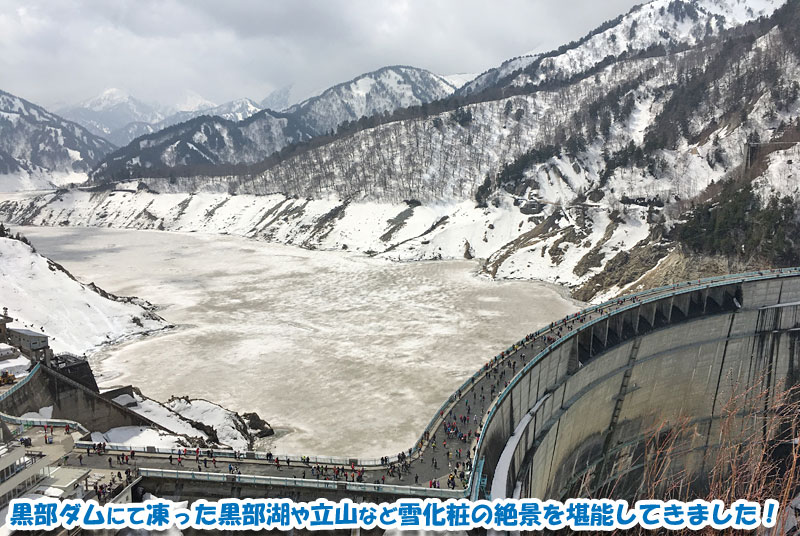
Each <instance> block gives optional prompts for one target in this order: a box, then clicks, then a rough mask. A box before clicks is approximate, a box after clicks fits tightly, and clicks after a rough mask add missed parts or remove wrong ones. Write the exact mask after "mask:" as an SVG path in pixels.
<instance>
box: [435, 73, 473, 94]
mask: <svg viewBox="0 0 800 536" xmlns="http://www.w3.org/2000/svg"><path fill="white" fill-rule="evenodd" d="M476 76H478V73H455V74H443V75H442V78H444V79H445V80H447V81H448V82H449V83H450V85H451V86H453V87H454V88H455V89H456V90H458V89H459V88H460V87H462V86H464V85H465V84H466V83H467V82H471V81H472V80H475V77H476Z"/></svg>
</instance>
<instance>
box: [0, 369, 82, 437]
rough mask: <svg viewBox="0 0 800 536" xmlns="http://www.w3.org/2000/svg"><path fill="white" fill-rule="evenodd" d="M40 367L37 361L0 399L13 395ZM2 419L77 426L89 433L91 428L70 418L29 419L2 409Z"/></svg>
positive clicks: (0, 395) (15, 421)
mask: <svg viewBox="0 0 800 536" xmlns="http://www.w3.org/2000/svg"><path fill="white" fill-rule="evenodd" d="M40 367H41V363H36V366H34V367H33V368H32V369H31V371H30V372H29V373H28V375H27V376H25V377H24V378H22V379H21V380H20V381H19V382H18V383H16V384H14V386H12V387H11V389H9V390H8V391H6V392H5V393H2V394H0V401H3V400H5V399H6V398H8V397H9V396H11V394H12V393H14V392H15V391H17V390H18V389H19V388H21V387H22V386H23V385H25V384H26V383H27V382H28V381H29V380H30V379H31V378H32V377H33V375H34V374H36V373H38V372H39V369H40ZM0 421H3V422H6V423H10V424H17V425H22V426H52V427H54V428H55V427H56V426H58V427H59V428H60V427H62V426H66V425H69V426H70V428H75V429H76V430H80V431H81V432H83V433H85V434H88V433H89V430H88V429H87V428H86V427H85V426H83V425H82V424H81V423H79V422H77V421H72V420H69V419H29V418H23V417H15V416H14V415H8V414H7V413H3V412H1V411H0Z"/></svg>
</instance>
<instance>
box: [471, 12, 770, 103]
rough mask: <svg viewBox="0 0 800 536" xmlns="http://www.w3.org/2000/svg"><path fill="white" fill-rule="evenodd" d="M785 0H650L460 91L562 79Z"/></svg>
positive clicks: (693, 37)
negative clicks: (588, 31) (572, 40)
mask: <svg viewBox="0 0 800 536" xmlns="http://www.w3.org/2000/svg"><path fill="white" fill-rule="evenodd" d="M784 2H785V0H747V1H745V0H653V1H651V2H649V3H646V4H642V5H638V6H635V7H634V8H633V9H631V10H630V11H629V12H628V13H627V14H625V15H621V16H619V17H617V18H616V19H614V20H611V21H608V22H606V23H604V24H602V25H601V26H599V27H598V28H597V29H595V30H594V31H592V32H591V33H589V34H588V35H586V36H585V37H583V38H581V39H579V40H578V41H574V42H572V43H569V44H566V45H563V46H561V47H560V48H558V49H557V50H554V51H552V52H548V53H544V54H529V55H524V56H520V57H517V58H513V59H510V60H508V61H506V62H504V63H503V64H502V65H500V66H498V67H496V68H494V69H490V70H489V71H487V72H485V73H483V74H481V75H480V76H478V77H476V78H475V79H474V80H472V81H471V82H469V83H467V84H465V85H464V86H463V87H461V88H460V89H459V91H458V93H459V94H460V95H468V94H471V93H478V92H480V91H483V90H486V89H488V88H502V87H509V86H517V87H519V86H525V85H526V84H533V85H536V84H542V83H546V82H552V81H558V80H568V79H570V77H572V76H575V75H576V74H579V73H582V72H585V71H586V70H588V69H590V68H592V67H594V66H595V65H597V64H599V63H600V62H602V61H603V60H605V59H606V58H608V57H609V56H612V57H617V56H619V55H621V54H623V53H626V54H629V55H633V54H635V53H637V52H640V51H645V50H653V49H654V47H666V48H668V49H671V50H675V49H682V48H685V47H691V46H695V45H696V44H698V43H699V42H700V41H702V40H703V39H706V38H709V37H713V36H715V35H719V34H720V32H723V31H724V30H726V29H730V28H734V27H736V26H740V25H742V24H744V23H745V22H747V21H750V20H754V19H757V18H759V17H762V16H763V17H768V16H770V15H772V13H773V12H774V11H775V9H777V8H778V7H779V6H781V5H782V4H784Z"/></svg>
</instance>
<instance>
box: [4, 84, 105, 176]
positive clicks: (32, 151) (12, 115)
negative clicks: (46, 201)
mask: <svg viewBox="0 0 800 536" xmlns="http://www.w3.org/2000/svg"><path fill="white" fill-rule="evenodd" d="M113 148H114V147H113V146H112V145H111V144H110V143H108V142H107V141H106V140H104V139H102V138H99V137H97V136H95V135H93V134H91V133H90V132H88V131H87V130H86V129H85V128H83V127H81V126H79V125H77V124H75V123H71V122H69V121H67V120H65V119H63V118H61V117H59V116H57V115H55V114H52V113H50V112H48V111H47V110H45V109H44V108H41V107H40V106H36V105H35V104H32V103H30V102H28V101H26V100H24V99H21V98H19V97H15V96H14V95H11V94H9V93H5V92H4V91H0V190H2V191H15V190H21V189H39V188H52V187H53V184H56V185H61V184H68V183H72V182H77V183H80V182H83V181H85V180H86V173H87V172H88V171H89V169H91V168H92V167H93V166H94V165H95V164H97V162H99V161H100V159H101V158H102V157H103V156H104V155H105V154H106V153H108V152H109V151H111V150H112V149H113Z"/></svg>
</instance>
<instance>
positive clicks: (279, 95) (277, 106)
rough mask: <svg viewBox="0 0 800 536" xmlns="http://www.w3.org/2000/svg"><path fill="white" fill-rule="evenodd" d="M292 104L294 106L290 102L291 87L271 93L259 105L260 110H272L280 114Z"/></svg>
mask: <svg viewBox="0 0 800 536" xmlns="http://www.w3.org/2000/svg"><path fill="white" fill-rule="evenodd" d="M292 104H294V102H293V101H292V86H291V85H288V86H284V87H281V88H278V89H276V90H274V91H272V92H271V93H270V94H269V95H267V96H266V97H264V100H262V101H261V102H260V103H259V105H260V106H261V108H262V109H267V110H274V111H276V112H282V111H284V110H286V109H287V108H288V107H289V106H291V105H292Z"/></svg>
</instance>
